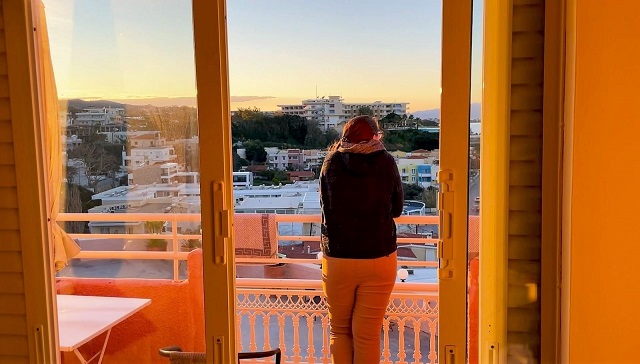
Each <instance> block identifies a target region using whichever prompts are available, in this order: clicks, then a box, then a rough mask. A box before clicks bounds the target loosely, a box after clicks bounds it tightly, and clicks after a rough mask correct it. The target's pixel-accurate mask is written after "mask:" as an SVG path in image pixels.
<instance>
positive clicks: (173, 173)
mask: <svg viewBox="0 0 640 364" xmlns="http://www.w3.org/2000/svg"><path fill="white" fill-rule="evenodd" d="M199 176H200V173H198V172H189V171H185V168H184V166H182V165H179V164H178V163H164V164H162V165H161V166H160V181H161V183H167V184H170V183H199V182H200V181H199Z"/></svg>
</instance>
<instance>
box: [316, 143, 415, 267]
mask: <svg viewBox="0 0 640 364" xmlns="http://www.w3.org/2000/svg"><path fill="white" fill-rule="evenodd" d="M403 202H404V201H403V193H402V182H401V180H400V175H399V173H398V167H397V166H396V163H395V161H394V159H393V156H391V154H389V153H388V152H387V151H386V150H380V151H376V152H373V153H370V154H359V153H343V152H339V151H336V152H331V153H329V154H328V155H327V157H326V158H325V161H324V164H323V165H322V171H321V172H320V204H321V207H322V227H321V247H322V252H323V254H326V255H327V256H330V257H335V258H352V259H353V258H356V259H370V258H380V257H382V256H385V255H389V254H391V253H393V252H394V251H396V225H395V222H394V221H393V218H394V217H398V216H400V215H401V214H402V210H403Z"/></svg>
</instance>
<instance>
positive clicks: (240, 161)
mask: <svg viewBox="0 0 640 364" xmlns="http://www.w3.org/2000/svg"><path fill="white" fill-rule="evenodd" d="M248 165H249V162H248V161H247V160H246V159H244V158H241V157H240V156H239V155H238V152H237V149H236V148H233V171H234V172H238V171H239V170H240V169H241V168H242V167H243V166H248Z"/></svg>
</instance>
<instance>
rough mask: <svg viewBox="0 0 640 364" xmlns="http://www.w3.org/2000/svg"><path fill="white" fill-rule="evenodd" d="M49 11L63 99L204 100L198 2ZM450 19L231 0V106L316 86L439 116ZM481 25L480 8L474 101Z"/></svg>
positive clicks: (408, 11) (431, 8)
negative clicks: (198, 96)
mask: <svg viewBox="0 0 640 364" xmlns="http://www.w3.org/2000/svg"><path fill="white" fill-rule="evenodd" d="M44 3H45V6H46V11H47V22H48V27H49V37H50V42H51V53H52V59H53V65H54V71H55V76H56V81H57V85H58V93H59V96H60V97H61V98H84V99H114V100H120V101H124V102H126V100H134V102H135V103H140V102H141V101H140V99H144V100H147V99H149V100H150V101H151V102H153V99H155V98H180V99H179V100H180V103H181V104H189V101H188V100H192V98H193V97H194V96H195V92H196V91H195V70H194V64H193V32H192V18H191V6H190V1H186V0H180V1H179V0H44ZM441 12H442V8H441V2H440V1H436V0H395V1H389V0H386V1H381V0H349V1H344V0H324V1H311V0H304V1H303V0H228V1H227V15H228V16H227V19H228V36H229V67H230V88H231V96H232V100H231V101H232V105H231V106H232V109H236V108H237V107H250V106H257V107H259V108H260V109H262V110H275V109H277V106H276V105H277V104H283V103H300V101H301V100H302V99H307V98H315V97H316V88H317V96H329V95H342V96H343V98H344V99H345V101H346V102H373V101H376V100H382V101H388V102H393V101H397V102H409V103H410V106H409V108H410V111H418V110H425V109H434V108H438V107H439V92H440V91H439V90H440V48H441V47H440V38H441V26H442V22H441ZM481 17H482V8H481V6H480V5H479V1H476V5H475V7H474V18H473V20H474V33H473V42H474V47H473V52H472V54H473V66H472V74H473V75H472V101H474V102H479V101H480V88H481V74H480V72H481V41H482V34H481V31H482V25H481V23H480V22H481ZM144 100H143V101H144ZM176 100H178V99H176ZM185 100H186V101H185ZM165 101H166V100H165Z"/></svg>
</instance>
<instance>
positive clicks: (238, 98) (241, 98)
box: [231, 96, 275, 102]
mask: <svg viewBox="0 0 640 364" xmlns="http://www.w3.org/2000/svg"><path fill="white" fill-rule="evenodd" d="M265 99H275V97H274V96H231V102H247V101H254V100H265Z"/></svg>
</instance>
